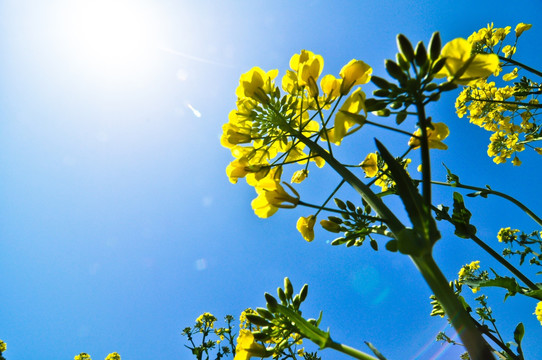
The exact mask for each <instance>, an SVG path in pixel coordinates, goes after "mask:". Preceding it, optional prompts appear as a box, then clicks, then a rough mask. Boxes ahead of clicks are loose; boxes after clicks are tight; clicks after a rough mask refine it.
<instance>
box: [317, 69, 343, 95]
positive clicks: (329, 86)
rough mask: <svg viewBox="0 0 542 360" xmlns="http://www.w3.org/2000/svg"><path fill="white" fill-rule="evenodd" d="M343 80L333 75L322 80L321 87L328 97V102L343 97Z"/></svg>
mask: <svg viewBox="0 0 542 360" xmlns="http://www.w3.org/2000/svg"><path fill="white" fill-rule="evenodd" d="M341 84H342V80H341V79H337V78H336V77H335V76H333V75H326V76H324V77H323V78H322V80H320V87H321V88H322V91H323V92H324V94H325V95H326V97H327V99H326V100H334V99H336V98H337V97H339V95H341Z"/></svg>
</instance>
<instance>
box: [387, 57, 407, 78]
mask: <svg viewBox="0 0 542 360" xmlns="http://www.w3.org/2000/svg"><path fill="white" fill-rule="evenodd" d="M385 66H386V71H387V72H388V74H390V76H391V77H392V78H394V79H397V80H399V82H404V81H406V75H405V74H404V73H403V70H402V69H401V67H400V66H399V65H397V63H396V62H394V61H393V60H386V62H385Z"/></svg>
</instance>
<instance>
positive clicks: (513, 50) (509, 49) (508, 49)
mask: <svg viewBox="0 0 542 360" xmlns="http://www.w3.org/2000/svg"><path fill="white" fill-rule="evenodd" d="M502 52H503V53H504V56H505V57H510V56H512V55H514V54H515V53H516V47H515V46H511V45H506V46H505V47H503V48H502Z"/></svg>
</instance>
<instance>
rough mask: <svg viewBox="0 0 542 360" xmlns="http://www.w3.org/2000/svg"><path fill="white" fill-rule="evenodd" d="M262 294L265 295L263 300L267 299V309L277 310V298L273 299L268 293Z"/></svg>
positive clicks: (272, 311)
mask: <svg viewBox="0 0 542 360" xmlns="http://www.w3.org/2000/svg"><path fill="white" fill-rule="evenodd" d="M264 296H265V301H267V309H269V311H270V312H271V313H274V312H275V311H276V310H277V305H278V303H277V299H275V298H274V297H273V296H272V295H271V294H269V293H265V294H264Z"/></svg>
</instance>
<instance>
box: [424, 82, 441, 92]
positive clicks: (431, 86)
mask: <svg viewBox="0 0 542 360" xmlns="http://www.w3.org/2000/svg"><path fill="white" fill-rule="evenodd" d="M437 88H438V85H437V84H435V83H430V84H427V86H426V87H425V91H435V90H436V89H437Z"/></svg>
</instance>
